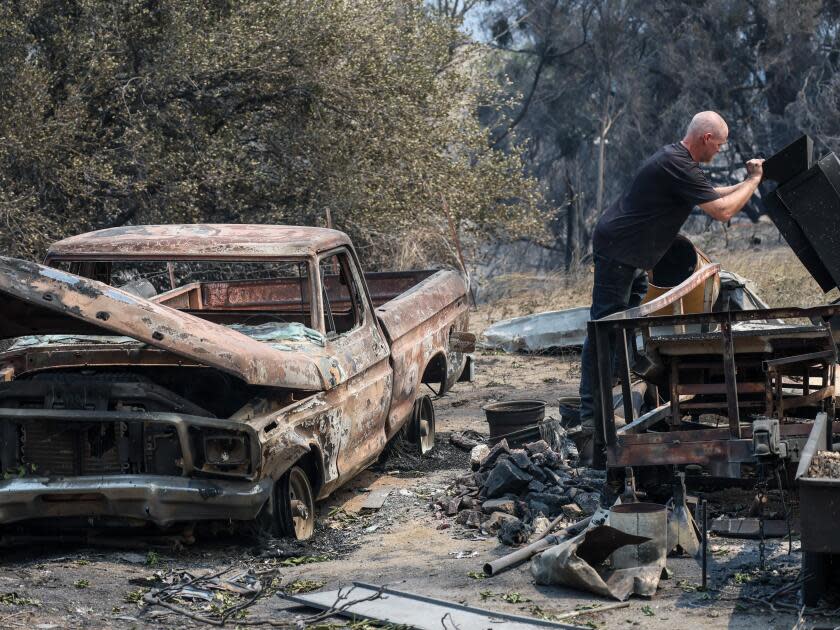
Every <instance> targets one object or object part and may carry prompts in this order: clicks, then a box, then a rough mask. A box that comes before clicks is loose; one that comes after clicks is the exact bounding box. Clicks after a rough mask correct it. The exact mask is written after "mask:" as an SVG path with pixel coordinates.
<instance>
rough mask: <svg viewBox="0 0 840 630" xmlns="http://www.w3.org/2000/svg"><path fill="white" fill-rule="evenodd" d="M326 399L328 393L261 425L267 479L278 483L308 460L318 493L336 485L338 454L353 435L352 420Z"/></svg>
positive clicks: (280, 412)
mask: <svg viewBox="0 0 840 630" xmlns="http://www.w3.org/2000/svg"><path fill="white" fill-rule="evenodd" d="M326 396H327V393H325V392H320V393H318V394H313V395H311V396H309V397H307V398H305V399H303V400H301V401H298V402H295V403H293V404H292V405H290V406H287V407H284V408H283V409H281V410H280V411H278V412H275V413H272V414H270V415H267V416H265V417H263V418H261V419H260V420H259V421H257V422H258V431H259V433H260V436H261V441H262V444H261V449H262V454H263V462H265V466H266V467H265V470H264V474H265V475H266V476H270V477H271V478H272V479H274V480H275V481H277V480H278V479H280V477H282V476H283V474H285V473H286V471H287V470H289V469H290V468H291V467H292V466H294V465H295V464H296V463H298V462H299V461H300V460H302V459H308V460H310V461H311V463H312V466H311V468H312V470H311V472H312V473H313V474H314V475H315V478H313V479H311V480H310V481H311V482H312V484H313V486H315V487H316V492H319V493H320V492H323V491H326V490H328V489H329V488H331V487H333V486H334V485H335V482H336V481H337V479H338V475H339V470H338V453H339V450H340V448H341V446H342V445H343V444H344V443H345V442H346V440H347V436H348V434H349V419H347V418H345V417H344V416H343V414H342V413H341V410H340V409H338V408H335V407H334V406H331V405H330V404H329V403H328V402H327V401H326V400H325V398H326Z"/></svg>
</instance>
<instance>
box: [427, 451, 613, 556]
mask: <svg viewBox="0 0 840 630" xmlns="http://www.w3.org/2000/svg"><path fill="white" fill-rule="evenodd" d="M563 440H564V441H568V442H570V443H571V440H569V439H568V437H564V438H563ZM480 446H483V445H480ZM480 446H479V447H480ZM479 447H476V449H477V448H479ZM573 447H574V444H573V443H572V448H569V447H567V446H566V445H565V444H560V445H559V448H560V449H561V452H558V451H557V450H555V449H554V448H552V446H551V445H549V444H548V443H547V442H546V441H545V440H538V441H536V442H531V443H529V444H525V445H524V446H523V448H515V449H512V448H511V447H510V446H509V444H508V442H507V440H505V439H502V440H500V441H499V442H498V443H496V444H495V445H494V446H493V447H491V448H489V449H487V448H486V447H485V451H484V454H483V456H482V457H480V458H477V457H475V455H476V450H475V449H474V451H473V453H472V454H471V461H472V463H473V471H472V472H471V473H468V474H466V475H462V476H460V477H458V478H457V479H456V480H455V482H454V483H453V485H452V486H451V487H450V489H449V491H448V496H445V497H439V498H437V499H436V501H435V503H434V504H433V506H432V507H433V508H434V509H435V510H436V511H437V512H438V515H439V517H441V518H442V517H443V515H446V516H454V517H455V522H456V523H458V524H459V525H463V526H465V527H470V528H475V529H481V530H483V531H484V532H486V533H491V534H492V533H497V532H498V535H499V539H500V541H501V542H502V543H503V544H506V545H521V544H524V543H525V542H527V539H528V536H530V534H531V532H532V531H533V530H534V529H535V528H536V525H537V524H538V523H543V524H544V522H545V521H544V520H542V519H546V518H547V519H553V518H555V517H558V516H565V517H568V518H569V519H570V520H578V519H580V518H581V517H583V516H586V515H590V514H593V513H594V512H595V511H597V510H598V508H599V507H600V505H601V502H602V496H603V494H602V490H603V486H604V482H605V480H606V476H605V473H604V472H603V471H597V470H592V469H588V468H576V467H575V464H576V463H577V456H576V455H577V453H576V451H574V454H575V456H574V457H570V456H569V455H568V454H564V453H571V452H572V449H573ZM543 526H544V525H543Z"/></svg>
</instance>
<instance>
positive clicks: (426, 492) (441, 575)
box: [0, 255, 840, 630]
mask: <svg viewBox="0 0 840 630" xmlns="http://www.w3.org/2000/svg"><path fill="white" fill-rule="evenodd" d="M784 256H785V255H782V257H784ZM559 293H562V290H560V289H558V293H555V295H558V294H559ZM579 296H580V291H577V292H576V293H575V297H571V296H567V297H565V298H563V299H560V298H557V299H556V300H555V301H554V302H555V303H553V304H550V305H546V304H545V299H535V300H534V301H533V304H530V303H525V302H522V301H521V300H517V299H516V295H515V294H514V293H511V294H510V295H509V296H508V298H507V299H508V301H507V302H505V299H502V298H500V299H499V301H498V302H497V303H495V304H494V306H493V307H487V306H484V307H482V308H481V309H480V310H479V312H477V313H476V314H475V317H474V318H473V322H474V324H473V326H474V328H475V329H476V330H477V331H480V330H481V329H483V327H484V326H486V325H487V323H489V322H490V321H495V320H497V319H499V318H500V317H501V316H502V311H504V316H508V317H509V316H514V315H519V314H522V313H523V311H527V309H529V308H534V309H542V308H543V307H545V306H553V307H554V308H562V307H564V306H570V305H573V304H569V303H568V301H574V300H576V299H577V300H579V299H580V297H579ZM774 301H775V300H774ZM560 302H566V303H563V304H561V303H560ZM529 304H530V305H529ZM578 380H579V357H578V356H577V354H574V353H571V354H569V355H566V356H521V355H505V354H496V353H487V352H478V353H476V381H475V382H474V383H460V384H458V385H457V386H456V388H455V390H454V391H453V392H451V393H449V394H447V395H446V396H444V397H443V398H440V399H438V400H436V401H435V408H436V412H437V430H438V448H437V449H436V451H435V452H433V454H432V455H431V456H429V457H426V458H424V459H422V460H420V459H417V458H415V457H414V456H413V454H411V453H406V452H404V451H396V452H394V453H393V454H392V456H391V457H390V458H389V459H388V460H387V461H386V462H385V464H384V465H381V466H377V467H374V468H373V469H371V470H368V471H366V472H364V473H363V474H361V475H360V476H359V477H357V478H356V479H355V480H354V481H353V482H352V483H351V484H349V485H348V486H347V487H345V488H344V489H342V490H340V491H339V492H338V493H337V494H336V495H335V496H333V497H332V498H331V499H330V500H329V501H327V502H326V503H324V504H322V505H320V506H319V519H318V528H317V532H316V536H315V538H314V540H313V541H312V542H311V543H310V544H308V545H305V546H302V547H294V546H292V547H291V548H292V549H293V550H292V551H289V549H290V547H289V546H288V545H284V544H281V543H276V542H258V541H255V540H253V539H250V538H245V537H242V536H239V537H237V536H227V537H215V538H200V539H199V540H198V541H197V542H195V543H194V544H191V545H187V546H184V547H180V548H177V549H173V548H170V547H166V546H163V547H146V546H143V545H142V544H141V545H140V546H139V548H135V549H103V548H90V547H83V546H79V545H65V546H50V547H40V546H32V545H28V546H26V548H24V549H18V550H5V551H3V552H2V553H3V556H4V559H3V562H2V566H0V628H37V629H41V630H49V629H51V628H111V627H114V628H144V627H155V628H182V627H196V626H198V625H201V624H198V623H197V622H196V621H194V620H191V619H188V618H186V617H184V616H182V615H180V614H178V613H175V612H171V611H168V610H164V609H162V608H159V607H151V608H144V607H143V605H142V603H141V602H139V601H138V600H139V599H141V598H142V596H143V594H144V593H145V592H147V591H148V589H149V587H150V586H152V585H154V584H155V583H156V582H155V581H156V580H157V579H159V578H164V579H165V578H167V576H172V575H173V574H177V573H178V572H183V571H186V572H189V573H190V574H192V575H194V576H195V575H202V574H205V573H215V572H218V571H222V570H224V569H226V568H229V567H233V568H248V569H252V570H254V571H263V572H265V571H269V570H276V574H277V579H276V580H274V581H273V582H272V584H271V587H270V589H269V594H268V595H267V596H265V597H263V598H261V599H259V600H258V601H257V602H256V603H255V604H254V605H253V606H251V607H249V608H248V609H247V611H246V613H245V614H244V615H240V616H239V617H238V619H239V624H240V625H241V624H245V623H247V622H248V621H249V620H254V619H257V618H265V617H270V618H271V619H273V620H275V621H276V622H280V621H291V620H293V619H294V615H295V614H301V613H300V612H297V611H295V610H294V609H292V608H291V604H290V603H289V602H287V601H285V600H283V599H282V598H281V597H280V596H277V595H275V594H274V591H282V590H283V589H289V588H292V589H293V590H296V589H299V590H306V589H307V588H318V589H335V588H338V587H343V586H348V585H350V584H351V583H352V582H354V581H361V582H367V583H372V584H377V585H387V586H389V587H391V588H394V589H398V590H402V591H410V592H412V593H416V594H421V595H425V596H430V597H436V598H442V599H446V600H449V601H452V602H459V603H464V604H468V605H473V606H478V607H482V608H486V609H489V610H494V611H504V612H509V613H515V614H520V615H526V616H538V615H542V616H543V617H550V616H551V615H559V614H563V613H566V612H569V611H573V610H575V609H579V608H587V609H591V612H588V613H587V614H585V615H581V616H578V617H576V618H575V619H573V620H569V621H568V623H572V622H574V623H576V624H579V625H581V626H588V627H592V628H625V627H626V628H632V627H637V626H644V627H645V628H650V629H653V630H656V629H665V628H668V629H669V630H670V629H672V628H686V629H687V628H697V627H705V628H708V629H710V630H711V629H717V628H733V629H734V628H744V629H747V628H759V627H760V628H767V629H768V630H769V629H775V628H791V627H793V626H794V625H795V624H796V622H797V615H796V614H795V613H793V612H790V611H773V610H770V608H769V607H768V606H766V605H764V604H762V603H761V599H762V598H766V597H767V596H768V595H769V594H770V593H772V592H773V591H775V590H777V589H778V588H780V587H781V586H783V585H784V584H786V583H789V582H791V581H793V580H795V579H796V578H797V576H798V573H799V564H800V561H801V553H800V551H799V542H798V540H797V539H796V537H794V540H793V551H792V553H791V554H788V553H787V552H788V548H787V543H786V542H784V541H772V542H769V543H768V557H769V562H768V569H767V570H766V571H759V570H758V568H757V567H758V545H757V543H756V542H751V541H743V540H734V539H724V538H715V537H713V538H712V539H711V544H710V581H709V589H708V590H706V591H701V590H700V581H701V577H700V575H701V574H700V567H699V566H698V563H697V562H696V561H695V560H693V559H690V558H669V559H668V568H669V569H670V570H671V572H672V576H671V578H670V579H668V580H663V581H662V582H661V583H660V588H659V590H658V592H657V594H656V596H655V597H653V598H651V599H641V598H637V597H633V598H631V599H630V601H629V605H628V606H627V607H626V608H619V609H614V610H609V611H603V612H598V611H597V609H596V608H593V607H597V606H599V605H606V604H609V603H611V602H609V601H607V600H605V599H602V598H599V597H595V596H592V595H590V594H588V593H586V592H580V591H575V590H571V589H567V588H559V587H545V586H536V585H535V584H534V580H533V579H532V577H531V574H530V570H529V565H528V564H527V563H526V564H524V565H521V566H519V567H517V568H514V569H512V570H509V571H507V572H504V573H502V574H500V575H498V576H495V577H492V578H486V579H479V578H480V575H479V574H480V572H481V567H482V566H483V564H484V563H485V562H487V561H488V560H491V559H494V558H497V557H500V556H501V555H504V554H505V553H507V552H509V551H510V548H507V547H504V546H502V545H501V544H500V543H499V542H498V541H497V540H496V539H495V538H494V537H487V536H477V535H476V531H475V530H467V529H464V528H463V527H461V526H459V525H456V524H455V523H454V520H453V519H449V518H444V519H440V520H439V519H436V518H435V515H434V511H433V510H432V509H431V508H430V504H431V502H432V500H433V498H434V497H435V496H437V495H440V494H441V493H445V492H446V490H447V488H448V487H449V486H450V484H451V483H452V482H453V480H454V479H455V478H456V477H457V476H459V475H461V474H463V473H465V472H467V471H468V469H469V463H468V454H467V453H466V452H464V451H461V450H458V449H457V448H455V447H454V446H452V445H451V444H450V443H449V436H450V434H451V433H452V432H455V431H464V430H467V429H470V430H474V431H478V432H481V433H484V434H486V433H487V426H486V423H485V421H484V416H483V412H482V410H481V408H482V406H483V405H485V404H487V403H488V402H491V401H495V400H502V399H506V398H525V397H535V398H542V399H543V400H546V401H548V402H549V413H550V414H556V413H557V407H556V404H555V401H556V399H557V398H558V397H560V396H564V395H574V394H576V391H577V387H578ZM377 489H387V490H389V491H390V493H389V495H388V497H387V499H386V500H385V502H384V504H383V506H382V508H381V509H379V510H375V511H363V510H361V505H362V503H363V502H364V501H365V499H366V498H367V497H368V495H369V493H370V492H371V491H374V490H377ZM747 498H748V497H747ZM132 542H133V541H131V540H130V539H126V543H127V544H130V543H132ZM134 542H136V541H134ZM284 555H285V556H289V555H291V556H292V557H291V558H288V557H287V558H284V557H283V556H284ZM240 601H241V600H240V599H238V598H236V597H234V596H231V595H225V596H223V597H221V598H217V600H214V601H213V602H201V601H199V602H193V603H189V602H187V603H185V605H188V606H190V607H191V609H192V610H194V611H197V612H200V613H201V612H204V613H207V614H209V613H212V612H214V611H215V612H218V611H219V610H220V609H225V608H226V607H230V606H232V605H235V604H236V603H238V602H240ZM212 607H215V608H212ZM236 619H237V617H234V618H232V619H231V620H230V621H229V622H228V624H227V625H228V627H236V626H237V621H236ZM332 623H334V624H337V625H340V624H343V623H344V622H342V621H341V620H339V619H333V621H332ZM814 624H819V625H820V626H823V627H833V626H835V625H838V624H840V617H837V618H833V619H828V618H821V617H810V618H807V624H806V625H805V626H804V627H813V625H814ZM337 625H334V626H330V625H322V626H320V627H337ZM243 627H244V626H243ZM353 627H355V628H364V627H370V626H366V625H364V624H357V625H355V626H353ZM500 627H501V626H500ZM800 627H803V626H800Z"/></svg>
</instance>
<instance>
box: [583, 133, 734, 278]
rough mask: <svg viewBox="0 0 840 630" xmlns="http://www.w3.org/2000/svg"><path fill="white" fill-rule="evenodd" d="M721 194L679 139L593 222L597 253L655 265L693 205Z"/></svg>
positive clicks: (645, 166) (658, 154)
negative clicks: (595, 222)
mask: <svg viewBox="0 0 840 630" xmlns="http://www.w3.org/2000/svg"><path fill="white" fill-rule="evenodd" d="M719 196H720V195H718V194H717V193H716V192H715V189H714V188H713V187H712V185H711V184H710V183H709V180H708V179H707V178H706V175H705V173H703V171H702V170H701V169H700V165H699V164H698V163H697V162H695V161H694V160H692V159H691V154H690V153H689V152H688V149H686V148H685V147H684V146H683V145H682V144H681V143H679V142H677V143H675V144H669V145H667V146H664V147H662V148H661V149H659V151H657V152H656V153H654V154H653V155H652V156H651V157H650V158H649V159H648V160H647V161H646V162H645V163H644V164H642V168H641V169H640V170H639V172H638V173H637V174H636V177H635V179H634V180H633V184H632V185H631V186H630V190H629V191H628V192H627V193H626V194H625V195H623V196H622V197H621V198H619V199H618V201H616V202H615V203H614V204H613V205H611V206H610V207H609V208H608V209H607V211H606V212H604V214H603V215H602V216H601V218H600V219H599V221H598V224H597V225H596V226H595V234H594V235H593V240H592V246H593V249H594V251H595V253H596V254H598V255H600V256H604V257H605V258H611V259H613V260H617V261H618V262H621V263H624V264H626V265H632V266H633V267H636V268H637V269H652V268H653V267H654V266H655V265H656V263H657V262H659V259H660V258H662V256H664V255H665V252H666V251H667V250H668V247H670V246H671V243H672V242H673V241H674V238H675V237H676V236H677V233H678V232H679V231H680V228H681V227H682V224H683V223H685V220H686V219H687V218H688V215H689V214H690V213H691V209H692V208H693V207H694V206H695V205H697V204H700V203H705V202H707V201H712V200H713V199H717V198H718V197H719Z"/></svg>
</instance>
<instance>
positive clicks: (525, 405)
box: [483, 400, 545, 444]
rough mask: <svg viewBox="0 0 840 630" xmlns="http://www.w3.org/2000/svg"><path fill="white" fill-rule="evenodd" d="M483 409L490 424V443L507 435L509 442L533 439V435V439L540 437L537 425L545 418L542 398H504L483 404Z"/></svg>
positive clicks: (522, 441)
mask: <svg viewBox="0 0 840 630" xmlns="http://www.w3.org/2000/svg"><path fill="white" fill-rule="evenodd" d="M483 409H484V415H485V417H486V418H487V424H488V425H490V443H491V444H495V443H496V442H498V441H499V440H501V439H502V438H503V437H508V436H510V438H511V439H508V443H509V444H510V443H511V442H512V441H513V442H516V443H524V442H527V441H533V440H532V439H531V438H532V437H533V435H536V438H534V439H537V440H538V439H540V438H539V435H540V432H539V427H538V426H537V425H539V423H540V422H542V421H543V419H544V418H545V401H544V400H504V401H501V402H497V403H490V404H489V405H485V406H484V407H483ZM531 429H532V430H531ZM532 434H533V435H532Z"/></svg>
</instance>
